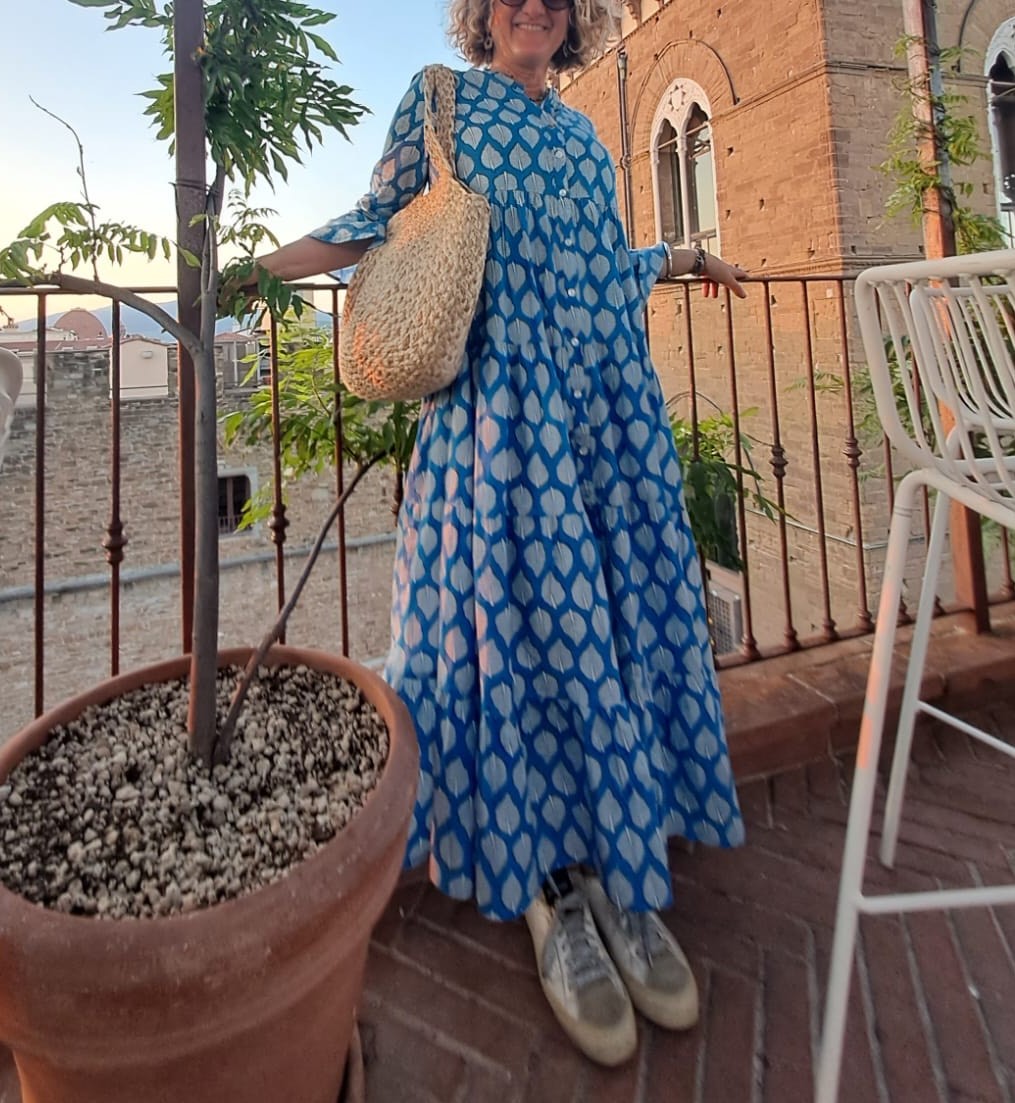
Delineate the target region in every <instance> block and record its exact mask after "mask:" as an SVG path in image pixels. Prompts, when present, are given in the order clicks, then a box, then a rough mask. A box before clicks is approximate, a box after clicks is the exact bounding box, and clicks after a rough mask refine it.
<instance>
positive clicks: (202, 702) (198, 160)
mask: <svg viewBox="0 0 1015 1103" xmlns="http://www.w3.org/2000/svg"><path fill="white" fill-rule="evenodd" d="M203 42H204V0H177V4H176V16H175V19H174V22H173V49H174V104H175V117H176V214H177V230H176V236H177V242H178V243H179V244H180V245H181V246H182V247H183V248H184V249H186V250H188V251H189V252H190V253H191V254H193V255H194V256H197V257H200V258H201V262H202V264H201V268H200V269H198V268H195V267H194V266H193V265H191V264H188V263H187V262H186V261H185V260H184V259H183V257H182V256H181V257H180V259H179V260H178V262H177V289H178V299H179V318H180V321H181V322H182V323H183V324H184V325H185V326H186V328H187V329H189V330H190V331H191V332H193V333H200V334H201V338H202V340H201V344H202V346H203V348H202V354H201V355H200V356H199V357H198V361H197V363H194V361H192V360H191V358H190V356H189V355H187V354H186V352H185V350H183V349H181V350H180V356H179V393H180V486H181V499H182V503H183V505H182V514H181V556H180V558H181V568H182V579H183V601H184V611H183V623H184V640H185V644H186V643H187V635H188V633H187V626H188V624H189V625H192V632H191V639H190V643H191V648H190V650H191V668H190V708H189V712H188V719H187V729H188V738H189V743H190V750H191V753H192V754H194V755H196V756H197V757H199V758H200V759H201V760H202V761H203V762H205V763H206V764H208V765H210V764H211V759H212V752H213V748H214V744H215V679H216V660H217V656H218V458H217V448H216V439H215V432H216V411H215V344H214V326H215V298H214V289H215V278H214V277H215V262H214V250H213V249H211V248H210V246H211V244H212V242H210V241H209V238H210V236H211V235H212V234H213V233H214V228H213V226H212V225H211V224H210V223H209V222H208V221H206V220H203V221H197V222H195V219H199V218H200V216H202V215H207V214H209V211H208V199H207V196H208V187H207V173H206V169H205V158H206V152H205V151H206V142H205V125H204V78H203V75H202V72H201V66H200V61H199V58H200V53H199V51H200V48H201V46H202V44H203ZM209 298H210V302H209ZM209 314H210V321H209ZM209 329H210V331H211V339H209V336H208V332H207V331H208V330H209ZM191 603H192V604H191Z"/></svg>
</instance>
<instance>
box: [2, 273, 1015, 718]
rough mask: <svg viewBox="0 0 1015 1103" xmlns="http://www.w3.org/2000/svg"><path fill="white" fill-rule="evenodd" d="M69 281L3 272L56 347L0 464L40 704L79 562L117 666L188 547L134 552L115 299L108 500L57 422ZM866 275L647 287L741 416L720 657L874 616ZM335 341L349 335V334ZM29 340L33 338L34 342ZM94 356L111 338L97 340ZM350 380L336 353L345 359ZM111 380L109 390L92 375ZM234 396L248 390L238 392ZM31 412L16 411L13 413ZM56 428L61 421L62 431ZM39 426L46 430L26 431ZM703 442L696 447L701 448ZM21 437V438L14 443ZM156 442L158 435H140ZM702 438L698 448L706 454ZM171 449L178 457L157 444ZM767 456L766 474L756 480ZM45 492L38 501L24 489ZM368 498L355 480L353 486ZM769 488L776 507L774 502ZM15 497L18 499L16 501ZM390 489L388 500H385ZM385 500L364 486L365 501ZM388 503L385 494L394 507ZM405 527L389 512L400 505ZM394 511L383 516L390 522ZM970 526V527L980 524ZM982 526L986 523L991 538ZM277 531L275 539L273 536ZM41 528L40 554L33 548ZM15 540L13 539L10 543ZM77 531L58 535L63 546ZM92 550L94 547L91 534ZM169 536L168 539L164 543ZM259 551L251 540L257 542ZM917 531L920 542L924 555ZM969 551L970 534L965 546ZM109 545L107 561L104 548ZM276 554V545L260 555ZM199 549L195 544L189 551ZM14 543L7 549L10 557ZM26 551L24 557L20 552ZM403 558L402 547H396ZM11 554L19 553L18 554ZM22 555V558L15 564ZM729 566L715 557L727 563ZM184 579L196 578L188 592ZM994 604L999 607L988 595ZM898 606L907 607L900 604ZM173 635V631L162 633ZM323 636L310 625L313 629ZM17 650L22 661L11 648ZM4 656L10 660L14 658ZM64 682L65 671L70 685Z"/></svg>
mask: <svg viewBox="0 0 1015 1103" xmlns="http://www.w3.org/2000/svg"><path fill="white" fill-rule="evenodd" d="M304 290H313V291H314V292H315V293H316V295H317V298H318V303H319V304H320V301H321V294H322V292H323V296H324V308H325V309H326V310H327V311H328V312H329V313H330V315H331V318H330V320H329V321H328V323H327V324H328V325H329V326H330V328H331V331H332V337H333V338H334V337H336V336H337V327H338V316H339V305H340V301H339V299H340V293H341V288H340V287H339V286H338V285H335V284H331V283H329V284H328V285H327V286H326V287H323V286H321V285H307V286H306V287H305V288H304ZM172 292H173V289H172V288H167V287H159V288H140V289H138V293H139V294H142V295H147V296H150V297H155V296H161V295H165V294H172ZM71 298H72V297H70V296H68V295H66V294H64V293H62V292H56V291H52V290H49V289H20V288H19V289H0V305H3V306H4V308H5V309H6V310H7V311H8V312H9V313H11V314H14V315H17V314H19V313H20V314H24V313H25V309H24V308H25V305H26V304H27V303H28V302H31V303H33V305H34V307H35V310H34V314H35V320H36V321H35V325H36V329H35V331H34V332H27V333H25V339H26V340H27V341H29V342H31V345H30V351H28V353H27V354H26V355H24V356H23V359H25V360H27V361H29V364H28V367H29V374H31V373H32V371H33V370H34V365H35V364H48V365H49V367H48V370H47V371H40V372H36V373H35V375H36V378H35V388H36V393H35V396H34V401H33V402H30V404H29V405H28V406H27V407H24V408H23V409H22V411H21V414H22V417H21V421H22V424H21V426H20V430H19V427H18V425H17V424H15V433H16V434H17V433H18V432H19V431H20V433H21V448H20V459H18V458H14V460H13V462H12V457H11V456H10V454H9V456H8V460H7V463H6V464H5V466H4V468H3V469H2V470H0V492H2V493H3V496H4V500H5V502H6V503H7V505H6V509H7V521H8V523H7V525H5V527H4V536H3V538H2V540H3V542H0V612H2V610H3V606H4V605H5V604H8V605H10V604H12V603H20V604H21V606H24V604H25V602H26V594H27V593H28V592H29V587H30V592H31V594H32V597H31V614H30V617H26V616H24V615H23V616H22V622H23V621H24V620H26V619H29V620H30V621H31V626H32V642H31V648H30V650H31V657H30V660H29V659H28V657H27V656H26V655H24V654H22V656H21V660H20V661H22V662H23V663H24V662H30V665H31V681H32V684H33V689H32V706H33V708H34V710H35V711H36V712H38V711H41V710H42V708H43V705H44V703H45V697H46V680H47V666H48V663H47V617H49V618H50V619H52V618H53V617H56V616H58V615H59V614H58V613H57V612H54V606H53V605H52V602H54V601H56V600H58V597H57V596H56V595H57V594H58V593H59V592H65V591H66V590H67V588H68V586H71V583H69V582H68V579H70V578H72V577H76V578H78V579H81V578H90V579H92V581H93V582H94V580H95V575H96V574H98V573H100V572H104V574H105V577H106V580H107V582H106V584H107V585H108V590H109V611H108V626H107V627H108V640H109V652H108V655H109V661H108V664H107V667H108V670H109V671H110V672H112V673H116V672H117V671H118V669H119V666H120V661H121V655H122V654H123V653H124V651H125V650H129V649H125V646H124V633H125V631H126V632H128V633H130V632H135V631H138V630H144V627H145V626H144V625H140V626H139V625H137V624H132V625H130V626H126V628H125V626H124V625H123V623H122V617H121V597H122V591H123V586H124V571H125V570H127V569H128V568H130V569H131V577H134V576H135V575H136V574H137V573H138V572H139V571H140V572H141V573H143V572H145V571H148V572H154V573H159V572H161V573H162V574H163V575H165V574H166V573H170V574H173V573H176V577H181V576H182V574H183V573H184V571H185V568H184V571H181V570H180V568H179V567H178V565H177V566H176V571H175V572H174V571H173V570H172V560H173V557H170V556H165V555H164V556H163V560H162V562H161V563H159V562H157V561H155V560H152V558H151V556H150V555H149V557H148V559H147V561H143V562H138V563H132V561H131V554H130V549H129V548H128V545H127V540H126V538H125V535H124V534H125V525H126V522H127V520H130V521H131V523H132V524H133V523H134V519H133V518H128V517H125V516H124V503H123V493H122V489H123V475H124V465H125V462H128V461H126V460H125V455H124V449H125V438H124V408H125V402H129V400H128V399H125V397H124V395H125V394H127V393H128V391H129V386H130V382H129V381H125V380H124V379H123V377H122V375H123V369H122V361H123V355H122V354H123V337H122V334H121V311H120V309H119V308H118V307H117V305H116V304H111V310H110V325H109V331H110V337H109V340H108V371H109V375H108V390H107V391H106V393H105V396H104V397H101V396H100V399H101V400H100V401H99V405H100V406H101V407H102V416H103V418H104V419H105V420H106V423H107V425H108V431H107V435H108V442H107V447H106V448H105V452H106V455H105V458H104V461H103V462H104V464H105V467H106V471H107V477H106V495H107V501H106V503H105V504H104V505H103V506H101V507H100V503H99V501H96V500H95V499H94V485H95V481H96V480H95V478H94V477H87V478H86V477H85V476H94V472H83V471H80V470H79V471H71V472H68V471H65V470H62V469H61V464H62V457H63V456H64V454H65V453H66V451H67V449H66V446H65V445H66V441H65V440H62V439H60V437H59V433H58V432H57V427H54V426H51V425H50V424H49V423H48V421H47V407H48V406H49V405H50V401H51V394H52V393H53V392H54V388H56V389H57V390H59V388H60V386H61V385H64V386H66V385H67V384H66V381H65V380H64V381H63V382H62V381H61V380H62V377H61V370H62V369H61V367H60V364H61V362H62V361H61V357H63V356H66V355H67V353H64V352H61V353H60V354H59V355H51V348H50V346H51V345H52V344H53V342H52V340H51V339H50V338H49V336H48V335H47V329H46V327H47V318H48V317H50V315H51V312H55V311H56V310H58V309H62V308H64V307H65V306H67V307H69V306H73V305H75V304H74V303H73V302H69V301H68V300H69V299H71ZM851 300H852V278H851V277H849V276H839V275H828V276H825V275H818V276H813V275H809V276H803V277H792V276H778V277H771V278H763V279H753V280H751V281H750V284H749V295H748V299H747V300H746V301H745V302H737V301H732V302H731V301H730V298H729V296H728V294H727V295H726V297H725V298H720V299H719V300H718V301H715V300H706V299H704V298H703V297H702V296H701V295H700V294H699V292H698V289H697V286H696V285H695V284H694V283H692V282H677V283H674V284H668V285H661V286H660V287H659V289H657V291H656V292H655V293H654V294H653V297H652V300H651V304H650V310H649V313H650V335H651V347H652V354H653V358H654V360H655V362H656V365H657V367H658V369H659V372H660V376H661V378H662V380H663V384H664V389H665V390H666V391H667V392H668V393H670V394H672V395H682V396H683V399H682V404H683V409H682V411H681V412H682V414H683V415H684V416H685V417H686V418H688V419H690V421H691V422H692V424H693V425H694V426H700V425H702V424H704V422H705V421H706V420H707V419H708V418H710V417H712V416H713V415H715V414H716V413H717V412H719V411H721V412H722V413H723V414H724V415H726V416H727V417H728V421H729V426H730V428H731V433H732V436H731V438H730V441H731V449H730V452H729V456H728V459H729V462H730V464H731V470H732V471H733V472H734V475H735V479H736V482H737V485H738V490H739V493H738V494H737V496H736V502H735V510H734V517H733V521H732V523H733V524H735V526H736V539H737V543H738V547H739V552H740V554H739V559H740V562H741V569H740V571H739V572H733V574H732V582H731V581H730V576H729V575H725V574H724V575H723V578H724V579H725V581H724V583H723V584H722V585H720V584H718V583H715V582H714V579H713V582H710V586H712V585H713V584H714V588H715V592H716V594H717V595H718V597H719V598H720V599H721V598H722V596H723V594H729V593H730V592H733V593H735V596H736V597H737V599H738V601H739V609H740V612H741V614H742V617H741V621H742V633H741V639H740V641H739V644H738V646H737V647H736V649H735V650H734V651H732V652H731V653H728V654H724V655H721V656H720V664H721V665H730V664H735V663H742V662H757V661H759V660H762V659H764V658H767V657H769V656H772V655H775V654H781V653H785V652H788V651H794V650H798V649H800V648H803V647H810V646H815V645H819V644H824V643H830V642H833V641H835V640H838V639H841V638H844V637H846V636H854V635H858V634H863V633H868V632H870V631H871V630H872V628H873V616H872V612H871V610H872V608H873V604H874V600H875V598H876V590H877V583H878V573H879V570H880V561H881V558H882V553H883V544H884V540H885V537H886V535H887V529H888V519H889V515H890V511H891V505H892V486H893V478H894V476H895V474H896V473H895V472H894V471H893V457H892V455H891V454H890V452H888V451H887V450H886V448H885V446H884V443H883V441H882V440H881V439H879V438H878V435H877V433H876V424H875V423H873V422H872V410H873V407H872V405H871V404H870V403H869V400H868V397H867V392H866V389H865V386H864V375H865V369H864V366H863V363H862V359H860V358H859V356H860V343H859V340H858V339H857V337H856V336H855V334H854V332H853V312H852V301H851ZM12 336H13V331H12V330H10V329H8V330H4V331H0V345H2V344H4V343H8V344H9V343H11V341H12ZM276 338H277V334H276V333H275V331H274V329H272V330H271V331H270V333H269V334H268V341H269V350H270V356H271V365H272V371H271V375H270V379H269V383H268V385H269V386H270V387H271V388H272V409H273V417H274V422H275V425H276V426H277V425H278V424H279V416H280V414H279V393H278V379H279V373H278V370H277V366H278V348H277V339H276ZM334 343H337V342H334ZM19 347H22V351H23V352H24V347H23V346H19ZM90 355H91V356H92V357H93V358H94V357H95V356H96V355H99V356H101V355H102V352H101V350H100V352H99V353H96V351H95V350H92V352H91V353H90ZM333 366H334V372H335V377H336V379H337V370H338V369H337V360H334V361H333ZM95 393H96V395H98V394H99V389H98V388H97V389H96V391H95ZM137 401H140V400H137ZM236 401H243V395H242V394H240V395H239V396H238V397H237V398H236ZM163 407H164V408H163V417H164V419H166V418H168V419H170V420H171V419H172V418H173V417H175V416H176V413H177V411H176V405H175V401H174V398H173V395H172V393H171V388H170V387H169V386H168V385H167V391H166V401H165V403H164V404H163ZM16 422H17V419H16ZM338 429H339V440H338V444H337V446H336V462H335V465H334V475H333V484H334V489H335V490H336V491H337V492H338V493H341V491H342V488H343V472H342V465H341V463H339V462H337V460H338V456H339V455H340V449H341V425H340V424H339V425H338ZM54 433H56V435H54ZM29 438H31V445H30V446H29V444H28V440H29ZM131 447H132V454H131V458H130V460H129V462H130V464H131V465H134V464H135V463H138V462H141V463H143V462H144V458H143V454H142V455H141V456H139V454H138V448H137V442H134V443H132V445H131ZM695 451H696V449H695ZM9 452H10V448H9ZM142 453H143V448H142ZM695 459H696V456H695V455H694V454H693V453H692V455H691V456H690V457H685V464H687V463H693V462H695ZM262 461H263V465H264V467H265V470H266V472H267V476H266V477H270V480H271V485H272V491H271V493H272V506H271V516H270V520H269V521H268V523H267V532H268V538H270V540H271V543H272V545H273V553H272V555H271V556H270V558H272V559H273V560H274V571H273V574H274V579H273V591H274V592H273V598H272V600H273V602H274V604H276V605H277V606H279V607H281V605H282V604H283V603H284V601H285V597H286V587H287V579H286V572H287V559H288V558H289V557H290V553H291V551H292V549H290V548H287V531H288V530H289V527H290V524H291V522H292V521H293V517H292V516H290V507H289V506H288V505H287V502H286V480H285V473H284V471H283V464H282V460H281V456H280V451H279V447H278V440H277V434H276V440H275V446H274V449H273V452H272V455H271V456H270V457H262ZM160 462H162V463H163V466H165V462H164V461H160ZM752 469H753V470H754V471H756V472H757V473H758V475H759V476H760V483H759V484H758V485H755V484H754V479H753V476H752V473H751V472H752ZM57 475H59V476H60V478H61V480H62V484H64V485H63V489H62V490H61V493H62V494H63V495H64V510H65V511H66V510H67V509H68V508H69V507H67V505H66V502H67V497H66V495H67V493H68V491H67V486H66V484H67V482H68V479H69V478H70V477H71V476H73V475H78V476H82V477H83V486H82V489H81V496H80V500H79V502H78V507H77V508H78V509H79V510H80V511H82V512H87V511H89V510H91V511H96V510H99V509H100V508H102V510H103V511H104V512H106V513H107V519H106V522H105V525H104V528H103V530H102V535H101V538H99V539H96V540H95V543H94V562H93V563H91V565H90V566H89V564H88V562H87V556H86V561H85V562H84V563H83V562H82V561H81V559H80V556H79V557H78V558H75V559H74V562H73V563H67V562H62V561H61V559H62V553H61V552H60V549H59V548H57V547H55V546H54V540H53V532H54V531H58V532H59V533H60V534H61V537H62V535H63V530H62V529H60V530H54V529H53V524H54V522H53V519H52V516H51V514H50V513H49V510H48V506H47V495H48V493H49V492H50V490H51V487H52V485H53V480H54V478H55V477H56V476H57ZM172 485H173V482H171V481H170V480H167V479H166V478H165V471H164V470H161V471H158V472H152V493H153V494H154V495H156V496H157V495H161V496H162V497H163V498H164V499H167V500H168V499H171V497H172V495H171V494H170V486H172ZM29 497H30V498H31V504H30V505H29V503H28V501H27V499H28V498H29ZM354 497H355V496H354ZM759 501H762V502H763V503H764V504H765V506H766V508H768V509H769V512H770V515H767V514H766V509H765V508H760V507H759ZM11 503H18V505H17V508H16V509H12V507H11ZM374 504H376V503H374ZM370 505H371V503H370V502H368V501H365V502H363V503H362V508H364V509H367V508H369V506H370ZM380 508H381V509H382V510H385V511H387V509H388V507H387V505H386V504H384V505H382V506H381V507H380ZM192 509H193V503H192V502H188V501H183V500H181V501H180V502H179V516H181V517H182V516H186V515H187V512H188V511H192ZM386 524H387V526H388V528H390V514H389V513H388V514H387V515H386ZM384 525H385V521H379V523H378V529H380V528H382V527H384ZM964 538H967V539H968V538H969V535H968V533H967V534H966V536H965V537H964ZM978 538H979V537H978V534H977V536H976V538H975V539H978ZM264 539H265V538H264V535H263V533H262V534H261V536H260V540H261V542H262V548H263V541H264ZM26 542H30V543H31V550H30V553H28V552H26V551H25V544H26ZM5 544H6V546H7V553H6V555H5V553H4V546H5ZM348 544H349V541H348V539H347V532H346V526H345V517H344V516H343V517H342V518H340V520H339V523H338V527H337V530H336V532H335V548H336V559H337V564H338V586H337V593H336V594H335V610H336V612H337V615H338V619H339V625H340V629H339V634H340V639H339V643H338V646H340V647H341V649H342V650H343V651H344V652H346V653H349V651H350V646H351V643H352V641H353V640H354V635H355V631H354V626H353V625H352V624H351V623H350V616H349V587H350V582H349V575H348V570H347V550H348ZM62 546H63V545H62V544H61V547H62ZM79 550H80V549H79ZM164 550H165V544H164V543H163V551H164ZM245 550H247V551H248V552H249V550H250V548H249V547H248V548H246V549H245ZM920 551H921V549H920V547H919V545H917V546H914V559H915V561H918V559H919V555H920ZM953 552H954V558H955V560H956V561H961V562H963V563H969V562H972V563H974V564H975V563H976V561H977V557H976V556H975V555H970V554H960V549H958V548H956V547H954V546H953ZM966 552H968V549H966ZM100 557H103V558H104V560H105V565H104V566H103V563H102V558H100ZM264 557H265V556H263V555H262V558H264ZM184 558H185V557H184ZM987 559H988V564H989V568H990V570H989V572H988V573H989V578H990V582H991V588H992V591H993V593H992V600H1008V599H1010V598H1011V597H1012V596H1013V595H1015V588H1013V584H1012V574H1011V570H1010V555H1009V545H1008V541H1007V538H1006V537H1004V536H1001V537H997V538H993V537H992V539H991V543H990V545H989V547H988V550H987ZM5 560H6V563H5ZM15 561H16V562H15ZM389 562H390V560H389ZM12 563H14V566H13V567H12V566H11V564H12ZM9 568H10V569H9ZM721 573H722V572H719V571H715V572H714V574H715V575H716V576H718V575H719V574H721ZM983 582H984V579H983V578H982V577H981V578H976V577H972V578H970V577H965V576H963V574H962V573H961V572H957V573H956V576H955V579H954V592H953V593H952V594H949V595H946V603H947V604H948V605H949V606H950V607H951V608H959V609H964V608H969V609H971V608H972V604H971V602H972V600H973V598H971V597H970V595H973V596H974V597H975V594H976V593H977V592H980V591H982V590H983V589H984V586H983ZM182 592H183V590H182V588H181V593H182ZM974 612H976V613H978V614H981V617H980V623H983V619H982V614H984V612H985V611H984V610H974ZM900 615H901V616H903V617H904V618H905V617H907V616H908V611H907V610H906V609H905V608H903V609H902V610H901V611H900ZM179 623H180V625H181V626H182V640H181V643H183V644H184V645H185V641H186V639H187V637H188V634H189V613H188V612H187V611H185V610H184V611H182V612H181V615H180V622H179ZM160 642H161V644H162V646H163V647H164V645H165V640H164V639H163V640H161V641H160ZM307 642H313V641H307ZM8 661H13V660H10V659H9V660H8ZM2 669H3V666H2V663H0V671H2ZM57 688H58V689H59V687H57Z"/></svg>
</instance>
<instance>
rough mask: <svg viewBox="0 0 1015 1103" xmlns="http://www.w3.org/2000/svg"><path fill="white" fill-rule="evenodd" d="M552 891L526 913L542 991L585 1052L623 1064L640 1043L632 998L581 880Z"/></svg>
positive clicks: (602, 1061)
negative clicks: (593, 917) (597, 921)
mask: <svg viewBox="0 0 1015 1103" xmlns="http://www.w3.org/2000/svg"><path fill="white" fill-rule="evenodd" d="M558 879H559V875H558ZM550 895H551V896H552V897H553V899H552V902H551V901H550V900H547V899H546V896H545V895H544V894H543V893H542V892H541V893H540V894H539V896H538V897H537V898H536V899H535V900H533V902H532V903H531V904H530V905H529V906H528V908H527V909H526V911H525V922H526V923H527V924H528V927H529V932H530V933H531V935H532V945H533V947H534V948H535V951H536V962H537V965H538V967H539V982H540V984H541V985H542V986H543V992H544V993H545V994H546V998H547V1000H548V1001H549V1004H550V1007H551V1008H552V1009H553V1013H554V1015H556V1017H557V1021H558V1022H559V1023H560V1025H561V1026H562V1027H563V1028H564V1030H565V1032H566V1033H567V1035H568V1037H569V1038H570V1039H571V1041H573V1042H574V1044H575V1045H576V1046H577V1047H578V1048H579V1049H580V1050H581V1051H582V1053H584V1054H585V1055H586V1056H587V1057H590V1058H591V1059H592V1060H593V1061H597V1062H598V1063H599V1064H601V1065H619V1064H621V1063H622V1062H623V1061H626V1060H628V1058H630V1057H631V1056H632V1055H633V1054H634V1051H635V1049H636V1048H637V1044H638V1037H637V1032H636V1028H635V1021H634V1010H633V1008H632V1007H631V1000H630V999H629V997H628V994H627V991H626V989H625V988H624V983H623V981H622V980H621V979H620V976H619V975H618V973H617V970H616V968H615V967H614V965H613V962H612V961H611V960H610V956H609V954H608V953H607V952H606V947H605V946H603V943H602V941H601V940H600V938H599V934H598V933H597V931H596V925H595V922H594V921H593V919H592V913H591V912H590V910H589V904H588V901H587V900H586V898H585V896H584V894H583V892H582V891H581V888H580V885H579V883H577V881H575V882H571V883H570V884H569V883H568V880H567V879H566V878H564V879H563V883H562V884H559V885H558V886H557V887H556V888H553V887H551V889H550Z"/></svg>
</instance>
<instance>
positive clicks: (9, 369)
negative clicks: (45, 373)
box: [0, 348, 24, 464]
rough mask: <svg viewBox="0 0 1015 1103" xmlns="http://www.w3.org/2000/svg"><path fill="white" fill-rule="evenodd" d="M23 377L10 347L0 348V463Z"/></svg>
mask: <svg viewBox="0 0 1015 1103" xmlns="http://www.w3.org/2000/svg"><path fill="white" fill-rule="evenodd" d="M23 379H24V370H23V369H22V367H21V361H20V360H19V359H18V357H17V356H16V355H15V354H14V353H13V352H11V350H10V349H5V348H0V464H3V461H4V447H5V446H6V444H7V438H8V436H10V432H11V424H12V423H13V421H14V407H15V406H16V405H17V403H18V395H19V394H20V393H21V384H22V381H23Z"/></svg>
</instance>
